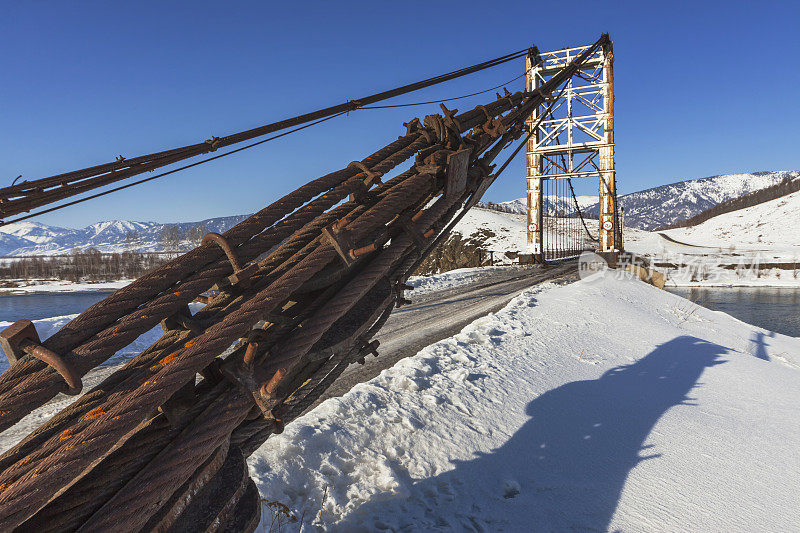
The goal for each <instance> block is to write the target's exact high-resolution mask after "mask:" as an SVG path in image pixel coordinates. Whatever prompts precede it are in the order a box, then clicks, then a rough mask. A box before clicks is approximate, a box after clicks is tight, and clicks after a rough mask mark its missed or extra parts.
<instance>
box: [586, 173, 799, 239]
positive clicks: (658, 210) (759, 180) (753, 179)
mask: <svg viewBox="0 0 800 533" xmlns="http://www.w3.org/2000/svg"><path fill="white" fill-rule="evenodd" d="M797 176H800V172H799V171H796V170H793V171H776V172H754V173H751V174H726V175H722V176H712V177H709V178H702V179H696V180H687V181H680V182H678V183H671V184H669V185H662V186H660V187H653V188H652V189H646V190H644V191H639V192H634V193H631V194H626V195H623V196H620V197H619V202H620V205H621V206H622V207H623V208H624V209H625V225H626V226H631V227H635V228H640V229H646V230H652V229H655V228H659V227H662V226H666V225H667V224H672V223H674V222H677V221H678V220H683V219H687V218H689V217H692V216H694V215H696V214H698V213H700V212H702V211H705V210H706V209H708V208H710V207H714V206H715V205H717V204H718V203H720V202H724V201H725V200H730V199H731V198H737V197H739V196H742V195H744V194H747V193H750V192H753V191H756V190H759V189H763V188H764V187H769V186H770V185H774V184H776V183H779V182H780V181H781V180H783V179H784V178H785V177H797ZM588 213H590V214H593V216H595V217H596V216H597V207H596V206H595V207H594V208H590V209H589V210H588Z"/></svg>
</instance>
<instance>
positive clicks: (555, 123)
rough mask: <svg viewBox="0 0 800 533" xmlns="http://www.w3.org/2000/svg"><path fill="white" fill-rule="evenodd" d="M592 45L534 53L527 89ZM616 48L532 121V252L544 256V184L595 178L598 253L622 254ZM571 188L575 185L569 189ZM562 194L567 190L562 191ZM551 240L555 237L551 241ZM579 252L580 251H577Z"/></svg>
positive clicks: (600, 55) (593, 60) (595, 57)
mask: <svg viewBox="0 0 800 533" xmlns="http://www.w3.org/2000/svg"><path fill="white" fill-rule="evenodd" d="M587 48H589V46H579V47H575V48H564V49H562V50H554V51H552V52H538V51H537V50H535V49H534V51H533V53H532V54H530V55H529V56H528V58H527V62H526V63H527V64H526V68H527V76H526V78H527V87H526V88H527V90H529V91H532V90H534V89H537V88H538V87H540V86H541V85H542V84H544V82H546V81H547V80H549V79H550V78H551V77H552V76H553V75H555V74H556V73H557V72H559V71H560V70H561V69H563V68H564V67H565V66H566V65H567V64H569V63H570V62H571V61H572V60H573V59H575V58H576V57H578V56H579V55H580V54H581V53H583V52H584V51H585V50H586V49H587ZM613 60H614V56H613V49H612V45H611V42H610V41H609V42H608V43H607V44H606V45H605V46H603V47H602V48H600V49H598V50H597V51H596V52H594V53H593V54H592V55H591V57H590V58H589V59H588V60H587V61H586V62H585V63H584V64H583V65H582V67H581V68H580V69H579V70H578V71H577V72H576V73H575V75H574V76H573V77H572V78H571V79H570V80H569V81H568V82H567V84H566V85H565V86H564V87H563V89H561V90H559V91H557V92H554V93H553V94H552V95H551V96H550V98H549V99H548V100H547V101H546V102H545V103H544V104H542V105H541V106H539V107H537V108H536V110H535V111H534V113H533V114H532V115H531V117H530V118H529V120H528V124H529V127H531V128H533V127H535V132H534V134H533V135H532V136H531V137H530V139H529V140H528V146H527V165H526V166H527V191H528V250H529V252H531V253H533V254H534V256H535V257H536V258H537V259H538V260H541V259H544V258H545V256H546V251H547V250H545V245H546V242H545V241H546V239H547V238H548V236H547V235H545V226H546V224H545V218H546V217H547V216H548V213H547V212H545V211H547V205H546V204H543V188H544V187H543V185H544V184H553V185H556V184H557V183H558V182H549V183H548V180H566V179H570V180H574V179H578V178H589V177H595V176H596V177H597V178H598V181H599V236H598V241H599V243H598V244H599V251H600V252H614V251H620V250H621V245H622V242H621V240H622V239H621V234H620V231H619V221H618V215H617V209H616V175H615V169H614V75H613ZM570 189H571V187H570ZM560 190H562V191H563V190H565V187H562V188H561V189H560ZM550 238H552V237H550ZM574 252H575V254H577V253H578V252H579V250H577V249H576V250H575V251H574Z"/></svg>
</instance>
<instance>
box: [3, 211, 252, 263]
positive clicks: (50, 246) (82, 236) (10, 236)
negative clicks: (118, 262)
mask: <svg viewBox="0 0 800 533" xmlns="http://www.w3.org/2000/svg"><path fill="white" fill-rule="evenodd" d="M246 216H247V215H235V216H230V217H220V218H209V219H206V220H200V221H198V222H181V223H176V224H162V223H158V222H131V221H127V220H110V221H104V222H98V223H96V224H92V225H90V226H86V227H85V228H80V229H72V228H60V227H58V226H49V225H47V224H41V223H39V222H16V223H14V224H9V225H7V226H2V227H0V255H2V256H20V255H63V254H69V253H70V252H72V250H74V249H76V248H77V249H80V250H86V249H88V248H96V249H98V250H99V251H101V252H105V253H113V252H123V251H125V250H130V249H136V250H139V251H142V252H155V251H161V250H163V246H162V244H161V240H162V239H161V233H162V231H163V230H164V228H165V227H166V226H175V227H177V229H178V234H179V235H182V236H184V237H185V238H186V236H187V235H188V233H189V231H190V230H191V229H192V228H204V230H205V231H204V232H208V231H215V232H217V233H222V232H224V231H227V230H228V229H230V228H231V227H232V226H234V225H236V224H238V223H239V222H241V221H242V220H244V218H246ZM184 245H185V247H188V246H189V243H188V242H185V243H184Z"/></svg>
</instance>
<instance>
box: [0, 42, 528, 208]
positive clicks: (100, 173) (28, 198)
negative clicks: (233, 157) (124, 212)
mask: <svg viewBox="0 0 800 533" xmlns="http://www.w3.org/2000/svg"><path fill="white" fill-rule="evenodd" d="M527 53H528V49H525V50H520V51H517V52H513V53H510V54H506V55H504V56H501V57H498V58H495V59H491V60H488V61H484V62H482V63H478V64H475V65H472V66H469V67H465V68H461V69H458V70H455V71H452V72H449V73H446V74H441V75H439V76H434V77H431V78H428V79H425V80H422V81H419V82H415V83H411V84H408V85H404V86H401V87H397V88H395V89H390V90H388V91H382V92H380V93H375V94H372V95H368V96H363V97H360V98H358V99H355V100H348V101H347V102H345V103H343V104H339V105H335V106H331V107H327V108H324V109H319V110H317V111H312V112H310V113H306V114H303V115H299V116H296V117H292V118H288V119H284V120H281V121H278V122H274V123H271V124H267V125H264V126H259V127H257V128H252V129H249V130H246V131H242V132H239V133H234V134H231V135H227V136H224V137H212V138H211V139H208V140H206V141H204V142H201V143H196V144H192V145H188V146H184V147H181V148H175V149H171V150H165V151H161V152H156V153H153V154H148V155H144V156H138V157H134V158H130V159H126V158H123V157H121V156H120V158H118V159H117V160H116V161H114V162H111V163H106V164H103V165H95V166H92V167H89V168H85V169H82V170H77V171H73V172H68V173H63V174H59V175H56V176H51V177H48V178H41V179H37V180H32V181H24V182H21V183H18V184H14V185H11V186H8V187H3V188H0V200H2V205H0V218H5V217H8V216H13V215H16V214H19V213H23V212H26V211H30V210H31V209H34V208H36V207H39V206H42V205H46V204H49V203H53V202H55V201H59V200H61V199H64V198H68V197H71V196H75V195H77V194H81V193H84V192H86V191H88V190H92V189H96V188H98V187H103V186H105V185H109V184H112V183H115V182H118V181H121V180H124V179H128V178H130V177H132V176H135V175H138V174H142V173H144V172H147V171H152V170H155V169H157V168H161V167H163V166H166V165H170V164H173V163H177V162H179V161H182V160H184V159H188V158H191V157H195V156H198V155H202V154H205V153H208V152H213V151H215V150H217V149H219V148H224V147H227V146H231V145H233V144H237V143H240V142H244V141H248V140H251V139H254V138H257V137H260V136H262V135H267V134H270V133H274V132H276V131H280V130H283V129H287V128H292V127H295V126H299V125H301V124H306V123H308V122H313V121H318V120H320V119H324V118H328V117H331V116H334V115H338V114H341V113H347V112H350V111H355V110H356V109H358V108H360V107H362V106H365V105H370V104H374V103H376V102H380V101H383V100H387V99H389V98H394V97H396V96H401V95H403V94H408V93H410V92H414V91H418V90H420V89H424V88H427V87H431V86H433V85H437V84H439V83H443V82H446V81H450V80H453V79H456V78H460V77H462V76H466V75H468V74H472V73H475V72H479V71H481V70H484V69H487V68H491V67H495V66H497V65H501V64H504V63H506V62H509V61H513V60H515V59H518V58H520V57H524V56H525V55H526V54H527Z"/></svg>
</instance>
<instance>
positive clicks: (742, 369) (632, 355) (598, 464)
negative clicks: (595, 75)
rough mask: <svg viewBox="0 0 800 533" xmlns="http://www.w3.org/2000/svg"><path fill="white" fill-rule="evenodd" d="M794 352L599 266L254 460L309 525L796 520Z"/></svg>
mask: <svg viewBox="0 0 800 533" xmlns="http://www.w3.org/2000/svg"><path fill="white" fill-rule="evenodd" d="M798 361H800V340H799V339H796V338H791V337H786V336H783V335H779V334H775V333H771V332H768V331H766V330H763V329H761V328H757V327H754V326H750V325H748V324H745V323H743V322H740V321H738V320H736V319H734V318H732V317H730V316H728V315H725V314H723V313H720V312H715V311H710V310H707V309H705V308H701V307H698V306H696V305H694V304H692V303H691V302H689V301H687V300H685V299H683V298H680V297H677V296H674V295H671V294H668V293H666V292H663V291H659V290H657V289H655V288H653V287H651V286H649V285H646V284H644V283H641V282H638V281H634V280H632V279H631V278H629V277H615V276H611V275H603V274H600V275H597V276H594V277H591V278H587V279H585V280H583V281H581V282H578V283H575V284H572V285H568V286H563V287H555V286H552V285H550V286H540V287H538V288H537V289H535V290H531V291H529V292H527V293H524V294H523V295H521V296H520V297H518V298H516V299H515V300H513V301H512V302H511V303H510V304H509V305H508V306H507V307H506V308H505V309H503V310H502V311H501V312H499V313H497V314H495V315H490V316H488V317H485V318H482V319H479V320H477V321H476V322H474V323H473V324H472V325H470V326H468V327H466V328H465V329H464V330H463V331H462V332H461V333H460V334H458V335H456V336H455V337H453V338H450V339H446V340H443V341H441V342H439V343H436V344H434V345H432V346H429V347H428V348H426V349H424V350H422V351H421V352H420V353H419V354H417V355H416V356H414V357H411V358H408V359H406V360H403V361H401V362H400V363H398V364H397V365H396V366H395V367H393V368H391V369H389V370H385V371H384V372H382V373H381V375H380V376H378V377H377V378H375V379H373V380H372V381H370V382H368V383H365V384H362V385H358V386H356V387H355V388H354V389H353V390H352V391H351V392H349V393H348V394H346V395H345V396H343V397H342V398H339V399H331V400H328V401H326V402H324V403H323V404H321V405H320V406H319V407H318V408H316V409H315V410H314V411H312V412H310V413H308V414H307V415H305V416H304V417H302V418H300V419H298V420H297V421H295V422H294V423H293V424H291V425H290V426H289V427H287V429H286V431H285V433H283V434H282V435H278V436H275V437H273V438H271V439H270V440H268V441H267V442H266V443H265V444H264V445H263V446H262V447H261V448H260V449H259V450H258V451H257V452H256V453H255V454H254V456H253V457H251V459H250V469H251V473H252V475H253V476H254V479H256V481H257V483H258V486H259V489H260V490H261V493H262V496H264V497H265V498H266V499H268V500H277V501H280V502H283V503H285V504H287V505H289V507H290V508H291V510H292V511H293V512H294V513H295V514H296V515H297V517H298V518H300V517H302V520H301V521H300V522H298V523H296V524H294V526H295V527H297V526H299V525H300V523H302V528H303V530H304V531H316V530H318V529H319V530H326V531H464V530H467V531H531V530H534V531H564V530H576V529H577V530H593V531H594V530H601V531H603V530H623V531H656V530H658V531H699V530H706V531H708V530H714V531H786V530H789V529H792V528H794V527H795V526H796V524H798V523H800V505H798V504H800V496H798V493H797V491H796V490H795V489H796V487H797V486H798V483H800V456H798V454H797V453H796V451H797V449H798V446H800V424H798V422H797V405H798V404H800V379H798V378H800V373H798V370H797V367H798ZM265 520H267V522H266V523H269V522H268V520H269V518H268V517H267V518H265Z"/></svg>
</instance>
